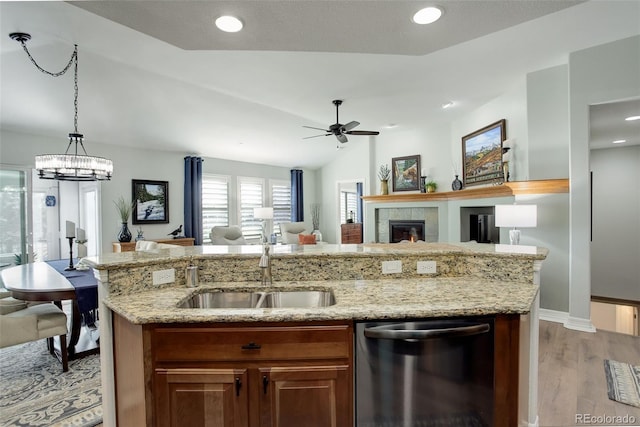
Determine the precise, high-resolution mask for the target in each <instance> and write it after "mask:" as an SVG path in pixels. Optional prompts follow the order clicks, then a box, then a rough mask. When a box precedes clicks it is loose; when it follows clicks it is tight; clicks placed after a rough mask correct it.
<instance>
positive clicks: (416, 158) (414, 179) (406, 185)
mask: <svg viewBox="0 0 640 427" xmlns="http://www.w3.org/2000/svg"><path fill="white" fill-rule="evenodd" d="M420 170H421V169H420V155H419V154H416V155H413V156H405V157H394V158H392V159H391V180H392V184H393V191H413V190H419V189H420Z"/></svg>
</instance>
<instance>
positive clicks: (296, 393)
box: [259, 365, 353, 427]
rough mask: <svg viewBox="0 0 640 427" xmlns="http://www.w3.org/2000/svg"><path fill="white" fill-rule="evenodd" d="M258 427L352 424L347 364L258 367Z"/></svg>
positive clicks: (328, 426) (333, 426) (334, 426)
mask: <svg viewBox="0 0 640 427" xmlns="http://www.w3.org/2000/svg"><path fill="white" fill-rule="evenodd" d="M259 371H260V381H261V384H260V386H261V390H260V394H261V398H260V426H261V427H291V426H305V427H347V426H349V427H350V426H352V423H353V420H352V412H351V407H352V403H353V402H352V401H351V392H350V390H351V384H350V382H349V367H348V366H347V365H337V366H300V367H288V366H284V367H272V368H261V369H260V370H259Z"/></svg>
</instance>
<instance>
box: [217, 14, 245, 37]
mask: <svg viewBox="0 0 640 427" xmlns="http://www.w3.org/2000/svg"><path fill="white" fill-rule="evenodd" d="M216 27H218V29H220V30H221V31H224V32H226V33H237V32H238V31H240V30H242V27H243V24H242V21H241V20H239V19H238V18H236V17H235V16H230V15H223V16H221V17H219V18H218V19H216Z"/></svg>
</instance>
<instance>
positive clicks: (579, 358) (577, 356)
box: [538, 321, 640, 427]
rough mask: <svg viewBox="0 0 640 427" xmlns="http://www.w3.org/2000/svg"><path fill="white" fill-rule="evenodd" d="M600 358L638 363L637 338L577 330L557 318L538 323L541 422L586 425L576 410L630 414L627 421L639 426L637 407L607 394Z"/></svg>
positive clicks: (543, 426) (547, 426) (555, 425)
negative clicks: (557, 321)
mask: <svg viewBox="0 0 640 427" xmlns="http://www.w3.org/2000/svg"><path fill="white" fill-rule="evenodd" d="M604 359H613V360H618V361H620V362H626V363H631V364H633V365H640V337H634V336H631V335H625V334H618V333H615V332H607V331H600V330H599V331H598V332H596V333H587V332H578V331H573V330H569V329H566V328H565V327H564V326H563V325H562V324H560V323H553V322H545V321H541V322H540V360H539V383H538V412H539V417H540V423H539V424H540V426H541V427H552V426H553V427H558V426H562V427H565V426H576V425H586V424H585V423H582V424H581V423H579V422H576V414H590V415H591V416H603V415H608V416H624V415H629V416H633V417H635V422H634V423H632V424H630V425H635V426H639V425H640V408H636V407H634V406H629V405H625V404H622V403H618V402H615V401H613V400H609V398H608V397H607V383H606V380H605V375H604ZM599 425H602V424H599ZM608 425H611V424H608Z"/></svg>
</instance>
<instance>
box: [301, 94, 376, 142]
mask: <svg viewBox="0 0 640 427" xmlns="http://www.w3.org/2000/svg"><path fill="white" fill-rule="evenodd" d="M333 105H335V106H336V122H335V123H334V124H332V125H331V126H329V129H321V128H314V127H312V126H302V127H304V128H309V129H315V130H321V131H323V132H325V133H323V134H321V135H314V136H307V137H306V138H303V139H309V138H317V137H319V136H329V135H335V137H336V138H338V141H340V142H342V143H345V142H347V141H348V139H347V135H379V134H380V132H377V131H371V130H351V129H353V128H354V127H356V126H358V125H359V124H360V122H356V121H353V122H349V123H347V124H345V125H343V124H342V123H340V119H339V118H338V109H339V108H340V105H342V100H340V99H335V100H333Z"/></svg>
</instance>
